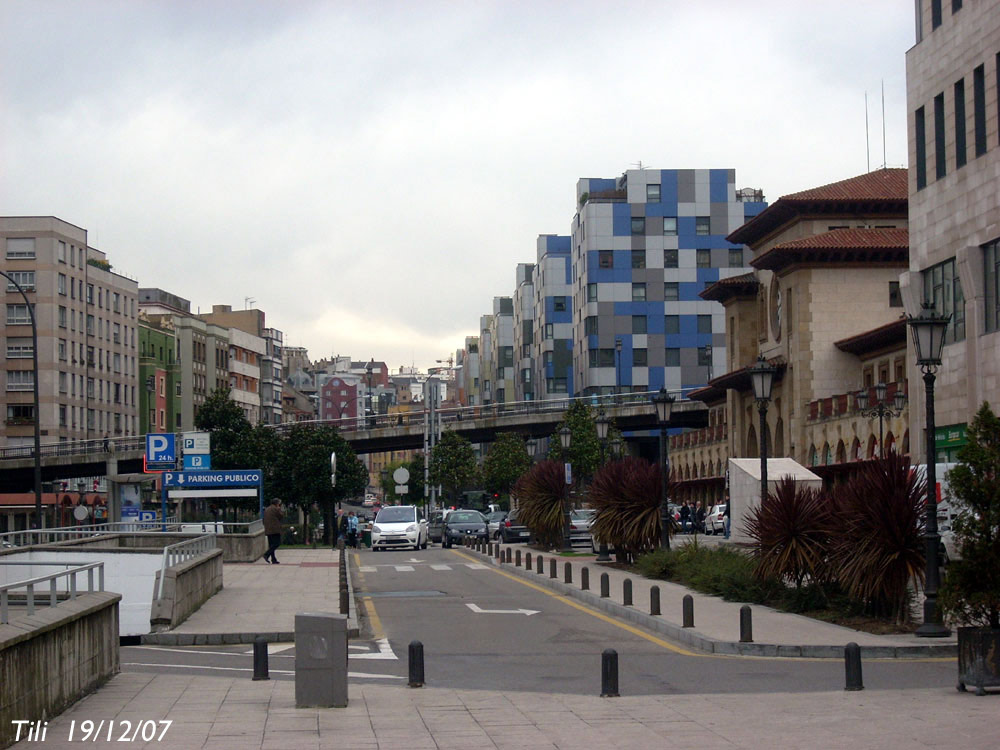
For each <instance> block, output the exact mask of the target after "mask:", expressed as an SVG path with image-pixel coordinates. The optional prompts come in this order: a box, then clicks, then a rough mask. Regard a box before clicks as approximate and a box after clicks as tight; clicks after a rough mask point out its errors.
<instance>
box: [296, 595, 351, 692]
mask: <svg viewBox="0 0 1000 750" xmlns="http://www.w3.org/2000/svg"><path fill="white" fill-rule="evenodd" d="M295 705H296V706H297V707H298V708H306V707H310V706H319V707H323V708H330V707H334V708H344V707H346V706H347V615H334V614H330V613H329V612H297V613H296V614H295Z"/></svg>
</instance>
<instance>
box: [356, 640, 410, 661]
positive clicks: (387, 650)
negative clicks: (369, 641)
mask: <svg viewBox="0 0 1000 750" xmlns="http://www.w3.org/2000/svg"><path fill="white" fill-rule="evenodd" d="M375 645H376V646H378V651H368V652H367V653H364V654H348V658H349V659H379V660H383V659H386V660H390V661H397V660H398V659H399V657H398V656H396V654H394V653H393V651H392V646H390V645H389V639H388V638H377V639H376V640H375Z"/></svg>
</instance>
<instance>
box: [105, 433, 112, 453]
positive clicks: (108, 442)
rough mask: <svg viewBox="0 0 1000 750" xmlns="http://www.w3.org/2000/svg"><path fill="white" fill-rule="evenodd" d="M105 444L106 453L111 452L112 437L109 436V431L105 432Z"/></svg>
mask: <svg viewBox="0 0 1000 750" xmlns="http://www.w3.org/2000/svg"><path fill="white" fill-rule="evenodd" d="M103 446H104V452H105V453H111V438H109V437H108V434H107V433H104V442H103Z"/></svg>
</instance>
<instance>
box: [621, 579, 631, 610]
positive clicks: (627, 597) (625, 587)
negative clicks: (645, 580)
mask: <svg viewBox="0 0 1000 750" xmlns="http://www.w3.org/2000/svg"><path fill="white" fill-rule="evenodd" d="M622 604H624V605H625V606H626V607H631V606H632V579H631V578H626V579H625V580H624V581H623V582H622Z"/></svg>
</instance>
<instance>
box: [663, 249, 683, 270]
mask: <svg viewBox="0 0 1000 750" xmlns="http://www.w3.org/2000/svg"><path fill="white" fill-rule="evenodd" d="M679 257H680V253H679V252H678V251H677V250H664V251H663V267H664V268H677V261H678V259H679Z"/></svg>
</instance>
